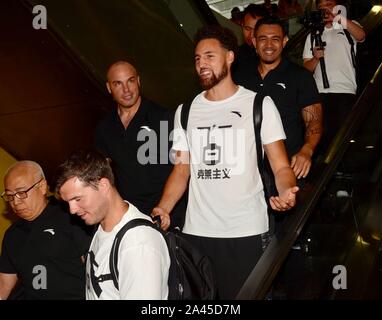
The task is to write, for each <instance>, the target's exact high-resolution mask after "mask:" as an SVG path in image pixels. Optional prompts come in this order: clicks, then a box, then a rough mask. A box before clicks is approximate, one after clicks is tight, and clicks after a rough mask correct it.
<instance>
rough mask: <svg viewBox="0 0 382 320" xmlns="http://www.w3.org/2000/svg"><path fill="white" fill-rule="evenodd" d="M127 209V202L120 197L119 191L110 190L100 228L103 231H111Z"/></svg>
mask: <svg viewBox="0 0 382 320" xmlns="http://www.w3.org/2000/svg"><path fill="white" fill-rule="evenodd" d="M128 209H129V204H128V203H127V202H125V201H124V200H123V199H122V198H121V196H120V195H119V193H118V192H117V191H116V190H115V191H111V194H110V198H109V206H108V209H107V213H106V215H105V218H104V219H103V220H102V221H101V223H100V224H101V227H102V229H103V230H104V231H105V232H110V231H112V230H113V228H114V227H115V226H116V225H117V224H118V223H119V222H120V221H121V219H122V217H123V215H124V214H125V213H126V211H127V210H128Z"/></svg>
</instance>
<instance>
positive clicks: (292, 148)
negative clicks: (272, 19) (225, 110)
mask: <svg viewBox="0 0 382 320" xmlns="http://www.w3.org/2000/svg"><path fill="white" fill-rule="evenodd" d="M246 87H247V88H248V89H250V90H253V91H255V92H263V93H264V94H265V95H268V96H270V97H271V98H272V100H273V101H274V102H275V104H276V107H277V109H278V111H279V113H280V116H281V120H282V123H283V126H284V130H285V135H286V141H285V145H286V149H287V153H288V156H289V158H291V157H292V156H293V155H295V154H296V153H297V152H298V151H299V150H300V149H301V147H302V146H303V145H304V132H305V124H304V120H303V118H302V113H301V111H302V109H303V108H305V107H307V106H310V105H312V104H315V103H319V102H320V96H319V93H318V90H317V86H316V82H315V81H314V78H313V75H312V74H311V73H310V72H309V71H307V70H306V69H304V68H303V67H300V66H298V65H296V64H294V63H291V62H289V61H288V60H287V59H285V58H283V59H282V61H281V63H280V64H279V65H278V66H277V67H276V68H275V69H274V70H271V71H269V72H268V74H267V75H266V76H265V78H264V79H262V78H261V76H260V73H259V71H258V69H257V68H256V70H255V72H254V73H253V74H252V76H251V77H249V76H248V77H247V82H246Z"/></svg>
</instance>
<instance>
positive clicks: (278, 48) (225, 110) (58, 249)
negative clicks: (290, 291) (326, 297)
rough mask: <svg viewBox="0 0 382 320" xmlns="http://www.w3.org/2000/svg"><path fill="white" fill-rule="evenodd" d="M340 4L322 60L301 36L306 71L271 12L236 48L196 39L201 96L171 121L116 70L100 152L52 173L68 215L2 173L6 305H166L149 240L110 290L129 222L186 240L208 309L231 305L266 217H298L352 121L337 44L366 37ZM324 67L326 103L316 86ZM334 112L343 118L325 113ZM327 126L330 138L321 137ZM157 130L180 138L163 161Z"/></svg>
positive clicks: (17, 177)
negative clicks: (202, 268)
mask: <svg viewBox="0 0 382 320" xmlns="http://www.w3.org/2000/svg"><path fill="white" fill-rule="evenodd" d="M269 3H270V1H266V4H267V5H269ZM288 3H294V1H288ZM336 4H337V1H336V0H317V6H318V7H319V8H320V9H322V10H325V31H324V33H323V38H324V40H325V41H327V47H326V49H325V50H324V49H323V48H319V47H316V46H315V45H314V43H311V38H310V36H308V38H307V40H306V46H305V50H304V67H303V66H297V65H295V64H293V63H292V62H290V61H288V59H287V58H286V57H285V56H284V55H283V49H284V47H285V45H286V43H287V41H288V38H287V35H286V32H285V29H284V25H283V23H282V22H281V20H280V19H279V18H278V17H276V16H275V15H273V14H272V13H273V9H272V7H271V6H268V7H259V6H253V5H250V6H248V7H247V8H246V9H245V11H244V16H243V17H242V23H241V26H242V30H243V36H244V38H245V39H246V42H245V43H244V44H243V45H242V46H240V47H238V42H237V38H236V36H235V35H234V34H233V32H232V31H231V30H229V29H227V28H223V27H220V26H215V25H208V26H204V27H202V28H201V29H199V30H198V32H197V33H196V36H195V51H194V54H195V71H196V74H197V76H198V78H199V82H200V86H201V87H202V89H203V91H202V92H201V93H199V94H198V95H197V96H196V97H195V98H194V99H193V101H192V103H191V104H190V105H189V106H187V104H183V105H180V106H179V107H178V108H177V110H176V112H175V113H173V112H172V111H169V110H167V109H166V108H163V107H161V106H159V105H157V104H156V103H154V102H152V101H150V100H149V99H147V98H145V97H143V96H142V95H141V81H140V76H139V72H138V70H137V69H136V68H135V66H133V65H132V64H131V63H129V62H127V61H116V62H113V63H112V64H111V65H110V67H109V68H108V70H107V74H106V80H107V81H106V88H107V91H108V92H109V93H110V95H111V97H112V98H113V100H114V101H115V102H116V107H115V108H114V109H113V110H111V111H110V113H109V114H108V115H106V117H105V118H104V119H103V120H102V121H101V122H100V123H99V125H98V126H97V128H96V129H95V134H94V145H93V147H94V150H81V151H76V152H74V153H73V154H71V155H70V156H69V157H68V158H67V159H65V160H64V161H63V162H62V163H61V164H60V166H59V167H58V169H57V173H56V177H55V185H54V188H55V191H56V194H57V195H59V197H60V198H61V200H63V201H65V203H66V204H67V206H65V205H64V204H63V202H57V201H56V200H55V199H54V198H47V193H48V186H47V181H46V179H45V176H44V172H43V169H42V168H41V167H40V166H39V164H37V163H36V162H34V161H19V162H16V163H15V164H14V165H12V166H11V167H10V168H8V170H7V171H6V173H5V177H4V190H5V191H4V192H3V194H2V198H3V199H4V200H5V201H6V202H7V203H8V204H9V206H10V207H11V209H12V211H13V212H14V213H15V214H16V215H17V216H18V217H19V218H20V219H19V220H18V221H17V222H16V223H14V224H13V225H12V226H11V227H10V228H9V229H8V230H7V231H6V233H5V236H4V239H3V243H2V251H1V257H0V299H7V298H8V297H10V295H11V293H12V291H13V290H14V288H15V287H16V286H17V284H18V283H19V284H20V285H21V287H22V289H23V295H24V298H26V299H83V298H86V299H94V300H98V299H166V298H167V297H168V292H169V288H168V275H169V270H170V265H171V259H170V256H169V252H168V249H167V245H166V242H165V241H164V238H163V237H162V236H161V234H160V233H159V232H158V231H156V230H154V229H153V228H148V227H147V226H143V225H142V226H138V227H135V228H132V229H130V230H128V231H127V232H126V234H125V236H124V237H123V238H122V240H121V243H120V247H119V250H118V255H119V259H118V263H117V265H116V266H115V267H116V268H117V269H118V270H119V278H118V281H117V283H115V279H114V278H113V277H112V276H111V266H110V263H111V262H110V252H111V250H112V247H113V243H114V239H115V237H116V235H117V234H118V232H119V231H120V230H121V229H122V228H123V227H124V226H125V225H126V224H127V223H129V222H130V221H132V220H134V219H145V220H148V221H152V218H153V217H156V216H159V217H160V218H161V219H160V221H161V222H160V223H161V224H160V225H161V228H162V229H164V230H168V229H170V230H171V229H173V228H179V229H181V230H182V236H183V237H184V238H185V239H186V240H187V241H188V242H189V243H191V244H192V245H193V246H194V247H195V248H197V250H199V251H200V252H201V253H202V254H203V255H205V256H207V257H208V258H209V259H210V261H211V263H212V267H213V271H214V275H215V282H216V287H217V292H218V294H217V296H216V298H217V299H234V298H235V297H236V295H237V294H238V292H239V290H240V288H241V287H242V285H243V283H244V281H245V280H246V279H247V277H248V275H249V274H250V272H251V271H252V270H253V268H254V266H255V265H256V263H257V261H258V260H259V259H260V257H261V255H262V253H263V251H264V249H265V248H266V246H267V243H268V240H269V237H270V236H272V235H273V233H274V230H273V222H274V221H273V220H274V218H273V217H276V216H283V214H282V212H285V211H287V210H290V209H291V208H293V207H294V206H295V204H296V196H297V193H298V192H299V190H300V189H301V188H304V181H305V178H306V177H307V176H308V174H309V172H310V170H311V166H312V163H313V161H314V155H315V154H316V153H317V150H318V146H319V143H320V140H322V139H321V138H322V137H324V138H325V139H324V141H325V142H326V143H327V142H328V141H329V142H330V139H332V138H333V136H332V135H333V132H334V133H335V131H336V130H338V122H339V118H338V117H339V116H338V114H340V116H341V117H346V115H347V114H348V113H349V111H350V109H351V106H352V102H353V101H354V97H355V92H356V82H355V66H354V65H353V63H352V53H351V52H352V51H353V50H355V48H354V47H353V46H352V44H351V43H350V42H349V41H348V37H347V36H346V35H345V33H346V32H348V33H349V34H350V37H351V38H352V39H353V41H354V42H355V43H356V42H359V41H363V39H364V38H365V33H364V31H363V29H362V27H361V26H360V25H359V24H358V23H357V22H355V21H352V20H349V19H348V18H347V17H346V16H343V15H341V14H340V12H338V11H335V7H336ZM345 29H346V32H345ZM352 47H353V49H352V50H351V48H352ZM323 57H324V58H325V59H327V60H328V65H330V70H328V77H329V82H330V88H329V89H328V88H323V87H322V86H321V82H320V81H321V80H322V79H321V78H320V75H321V70H320V69H319V68H320V67H319V66H320V65H319V63H318V61H319V60H320V58H323ZM338 99H341V100H340V101H342V102H343V106H338V105H336V104H330V102H331V101H332V102H333V101H339V100H338ZM257 104H258V105H260V107H261V108H262V121H261V130H260V136H259V137H255V131H254V121H255V117H254V106H256V105H257ZM323 109H324V113H323ZM326 110H328V112H326ZM336 110H340V111H336ZM341 120H342V118H341ZM323 123H324V124H325V125H324V130H323ZM330 123H335V127H334V128H333V127H331V130H329V129H328V132H329V135H328V136H327V135H326V131H325V130H326V127H325V126H326V125H328V126H330ZM163 124H165V125H166V127H167V128H168V130H166V133H168V132H172V131H173V134H174V136H173V143H172V146H171V144H169V148H164V149H163V148H162V147H161V143H160V141H161V140H162V139H166V140H167V141H168V140H169V137H168V136H166V137H163V136H161V135H163V132H162V130H161V127H162V125H163ZM256 138H258V139H259V140H258V141H260V143H261V148H262V150H263V151H264V154H265V155H266V158H267V161H268V162H269V166H270V169H271V171H272V173H273V175H274V180H275V189H276V190H275V193H274V194H269V195H268V194H267V193H266V192H265V191H266V190H264V185H263V181H262V178H261V176H260V170H259V164H258V163H257V151H256V150H257V149H256V141H257V140H256ZM170 147H171V148H170ZM170 149H171V152H170ZM142 150H146V151H144V152H142ZM266 196H267V198H266ZM268 206H269V207H270V208H269V209H271V210H272V213H271V214H269V210H268ZM69 212H70V213H71V214H72V215H77V216H78V217H75V218H74V216H70V215H69V214H68V213H69ZM284 215H285V214H284ZM78 218H80V219H78ZM276 222H277V221H276ZM276 227H277V223H276Z"/></svg>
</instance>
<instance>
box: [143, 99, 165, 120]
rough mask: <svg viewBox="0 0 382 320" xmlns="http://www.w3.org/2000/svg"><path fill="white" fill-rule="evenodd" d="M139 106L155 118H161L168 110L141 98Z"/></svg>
mask: <svg viewBox="0 0 382 320" xmlns="http://www.w3.org/2000/svg"><path fill="white" fill-rule="evenodd" d="M141 106H142V107H143V108H145V109H146V110H147V111H148V112H149V114H150V115H155V116H157V117H162V116H165V115H167V114H168V112H169V109H166V108H164V107H163V106H161V105H159V104H157V103H156V102H153V101H151V100H149V99H147V98H144V97H142V102H141Z"/></svg>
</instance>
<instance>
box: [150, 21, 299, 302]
mask: <svg viewBox="0 0 382 320" xmlns="http://www.w3.org/2000/svg"><path fill="white" fill-rule="evenodd" d="M195 44H196V48H195V67H196V71H197V73H198V76H199V79H200V83H201V86H202V87H203V89H204V90H205V91H203V92H202V93H200V94H199V95H197V96H196V97H195V99H194V100H193V102H192V105H191V108H190V113H189V118H188V124H187V132H185V131H184V130H182V126H181V120H180V116H181V112H182V106H180V107H179V108H178V110H177V111H176V114H175V124H174V127H175V130H174V143H173V147H172V148H173V150H174V151H175V152H176V161H175V165H174V168H173V170H172V172H171V175H170V177H169V178H168V180H167V182H166V185H165V189H164V192H163V195H162V198H161V200H160V202H159V204H158V205H157V207H156V208H155V209H154V210H153V213H152V215H154V216H156V215H159V216H160V217H161V221H162V225H161V226H162V228H163V229H166V228H167V227H168V226H169V224H170V212H171V211H172V208H173V207H174V206H175V204H176V203H177V201H178V200H179V199H180V197H181V196H182V195H183V193H184V192H185V190H186V188H187V186H188V183H189V184H190V186H189V201H188V206H187V211H186V221H185V225H184V228H183V233H184V235H185V237H186V239H188V240H189V241H190V242H191V243H192V244H194V245H195V246H196V247H197V248H199V249H200V251H201V252H202V253H204V254H206V255H207V256H208V257H209V258H210V259H211V261H212V263H213V267H214V271H215V274H216V280H217V288H218V295H219V298H220V299H233V298H235V296H236V295H237V293H238V292H239V290H240V288H241V286H242V285H243V283H244V281H245V280H246V279H247V277H248V275H249V274H250V272H251V271H252V269H253V268H254V266H255V264H256V263H257V261H258V259H259V258H260V256H261V254H262V252H263V248H262V235H265V234H266V233H267V231H268V215H267V206H266V202H265V198H264V192H263V185H262V182H261V178H260V175H259V171H258V168H257V162H256V159H257V158H256V144H255V137H254V129H253V101H254V97H255V93H254V92H252V91H249V90H247V89H245V88H243V87H241V86H237V85H236V84H235V83H234V82H233V81H232V77H231V65H232V63H233V61H234V58H235V52H236V50H237V39H236V38H235V36H234V35H233V33H232V32H231V31H230V30H228V29H225V28H222V27H219V26H206V27H203V28H202V29H200V30H199V31H198V32H197V34H196V37H195ZM284 138H285V135H284V131H283V128H282V124H281V120H280V116H279V113H278V112H277V109H276V107H275V105H274V103H273V102H272V100H271V99H270V98H269V97H266V98H265V99H264V102H263V121H262V129H261V141H262V143H263V148H264V151H265V152H266V154H267V155H268V157H269V159H270V162H271V165H272V168H273V172H274V174H275V177H276V183H277V188H278V192H279V195H278V196H276V197H272V198H270V204H271V206H272V208H273V209H275V210H279V211H285V210H288V209H290V208H291V207H293V206H294V205H295V198H296V193H297V191H298V187H297V186H296V180H295V176H294V174H293V171H292V170H291V168H290V165H289V162H288V158H287V155H286V152H285V148H284V144H283V141H282V140H283V139H284ZM189 181H190V182H189Z"/></svg>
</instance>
